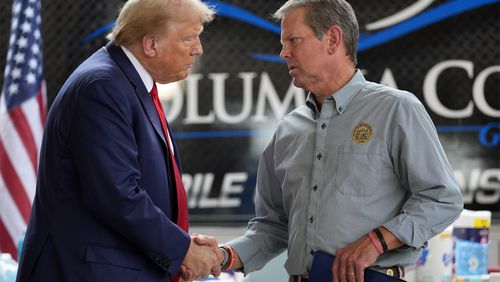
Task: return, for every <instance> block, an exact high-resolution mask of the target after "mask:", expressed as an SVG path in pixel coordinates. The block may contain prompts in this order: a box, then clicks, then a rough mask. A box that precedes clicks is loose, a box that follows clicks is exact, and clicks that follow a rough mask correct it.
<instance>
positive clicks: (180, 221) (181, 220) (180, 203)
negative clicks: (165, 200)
mask: <svg viewBox="0 0 500 282" xmlns="http://www.w3.org/2000/svg"><path fill="white" fill-rule="evenodd" d="M150 94H151V98H153V103H154V104H155V108H156V112H157V113H158V117H159V118H160V122H161V127H162V128H163V134H164V135H165V139H166V141H167V147H168V150H169V155H170V162H171V164H172V170H173V171H174V178H175V189H176V192H177V225H178V226H179V227H180V228H182V229H183V230H184V231H186V232H188V226H189V219H188V208H187V197H186V190H184V185H183V184H182V176H181V173H180V172H179V168H178V167H177V162H176V161H175V157H174V148H172V146H173V144H171V143H170V141H169V140H170V136H169V134H168V129H167V119H166V118H165V113H164V112H163V107H162V105H161V102H160V99H159V98H158V89H157V88H156V83H153V89H152V90H151V93H150ZM172 142H173V141H172Z"/></svg>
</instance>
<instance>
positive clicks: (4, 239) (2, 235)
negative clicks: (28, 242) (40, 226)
mask: <svg viewBox="0 0 500 282" xmlns="http://www.w3.org/2000/svg"><path fill="white" fill-rule="evenodd" d="M0 248H1V250H2V251H3V252H5V253H10V254H11V255H12V257H13V258H14V259H16V260H17V248H16V245H15V244H14V242H13V241H12V238H11V237H10V236H9V234H8V233H7V230H5V226H4V225H3V222H2V221H1V220H0Z"/></svg>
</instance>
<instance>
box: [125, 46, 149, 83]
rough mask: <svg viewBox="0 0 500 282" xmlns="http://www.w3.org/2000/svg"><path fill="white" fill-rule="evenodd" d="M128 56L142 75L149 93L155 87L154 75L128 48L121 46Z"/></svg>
mask: <svg viewBox="0 0 500 282" xmlns="http://www.w3.org/2000/svg"><path fill="white" fill-rule="evenodd" d="M120 47H121V48H122V50H123V52H124V53H125V55H126V56H127V58H128V59H129V60H130V62H131V63H132V65H133V66H134V68H135V70H136V71H137V72H138V73H139V76H140V77H141V80H142V83H144V86H145V87H146V90H147V91H148V93H150V92H151V89H153V83H154V80H153V77H152V76H151V75H150V74H149V72H148V71H147V70H146V69H145V68H144V66H143V65H142V64H141V63H140V62H139V60H137V58H136V57H135V56H134V54H132V52H130V50H128V49H127V48H125V47H123V46H120Z"/></svg>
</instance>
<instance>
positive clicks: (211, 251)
mask: <svg viewBox="0 0 500 282" xmlns="http://www.w3.org/2000/svg"><path fill="white" fill-rule="evenodd" d="M232 255H233V256H236V255H235V254H232ZM224 259H225V257H224V251H223V250H222V249H221V248H219V246H218V244H217V240H216V239H215V238H214V237H211V236H206V235H197V234H194V235H192V236H191V244H190V245H189V249H188V252H187V254H186V257H185V258H184V261H183V262H182V265H181V269H180V279H179V281H192V280H199V279H204V278H207V277H208V276H209V275H210V274H212V275H213V276H215V277H218V276H219V275H220V274H221V272H222V270H223V269H222V262H223V261H224ZM226 265H227V264H226Z"/></svg>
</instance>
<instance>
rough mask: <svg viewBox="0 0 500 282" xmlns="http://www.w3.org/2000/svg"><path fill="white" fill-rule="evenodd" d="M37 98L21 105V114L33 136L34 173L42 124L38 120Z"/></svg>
mask: <svg viewBox="0 0 500 282" xmlns="http://www.w3.org/2000/svg"><path fill="white" fill-rule="evenodd" d="M38 97H39V96H37V98H36V99H30V100H28V101H26V102H25V103H24V104H22V105H21V108H22V112H23V114H24V116H25V117H26V120H27V121H28V125H29V128H30V131H31V134H32V136H33V146H34V148H35V163H34V165H35V172H36V171H37V165H38V152H39V151H40V145H41V143H42V136H43V128H42V127H41V126H40V123H43V122H42V121H41V120H40V118H41V115H40V105H39V103H38V101H39V99H38Z"/></svg>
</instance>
